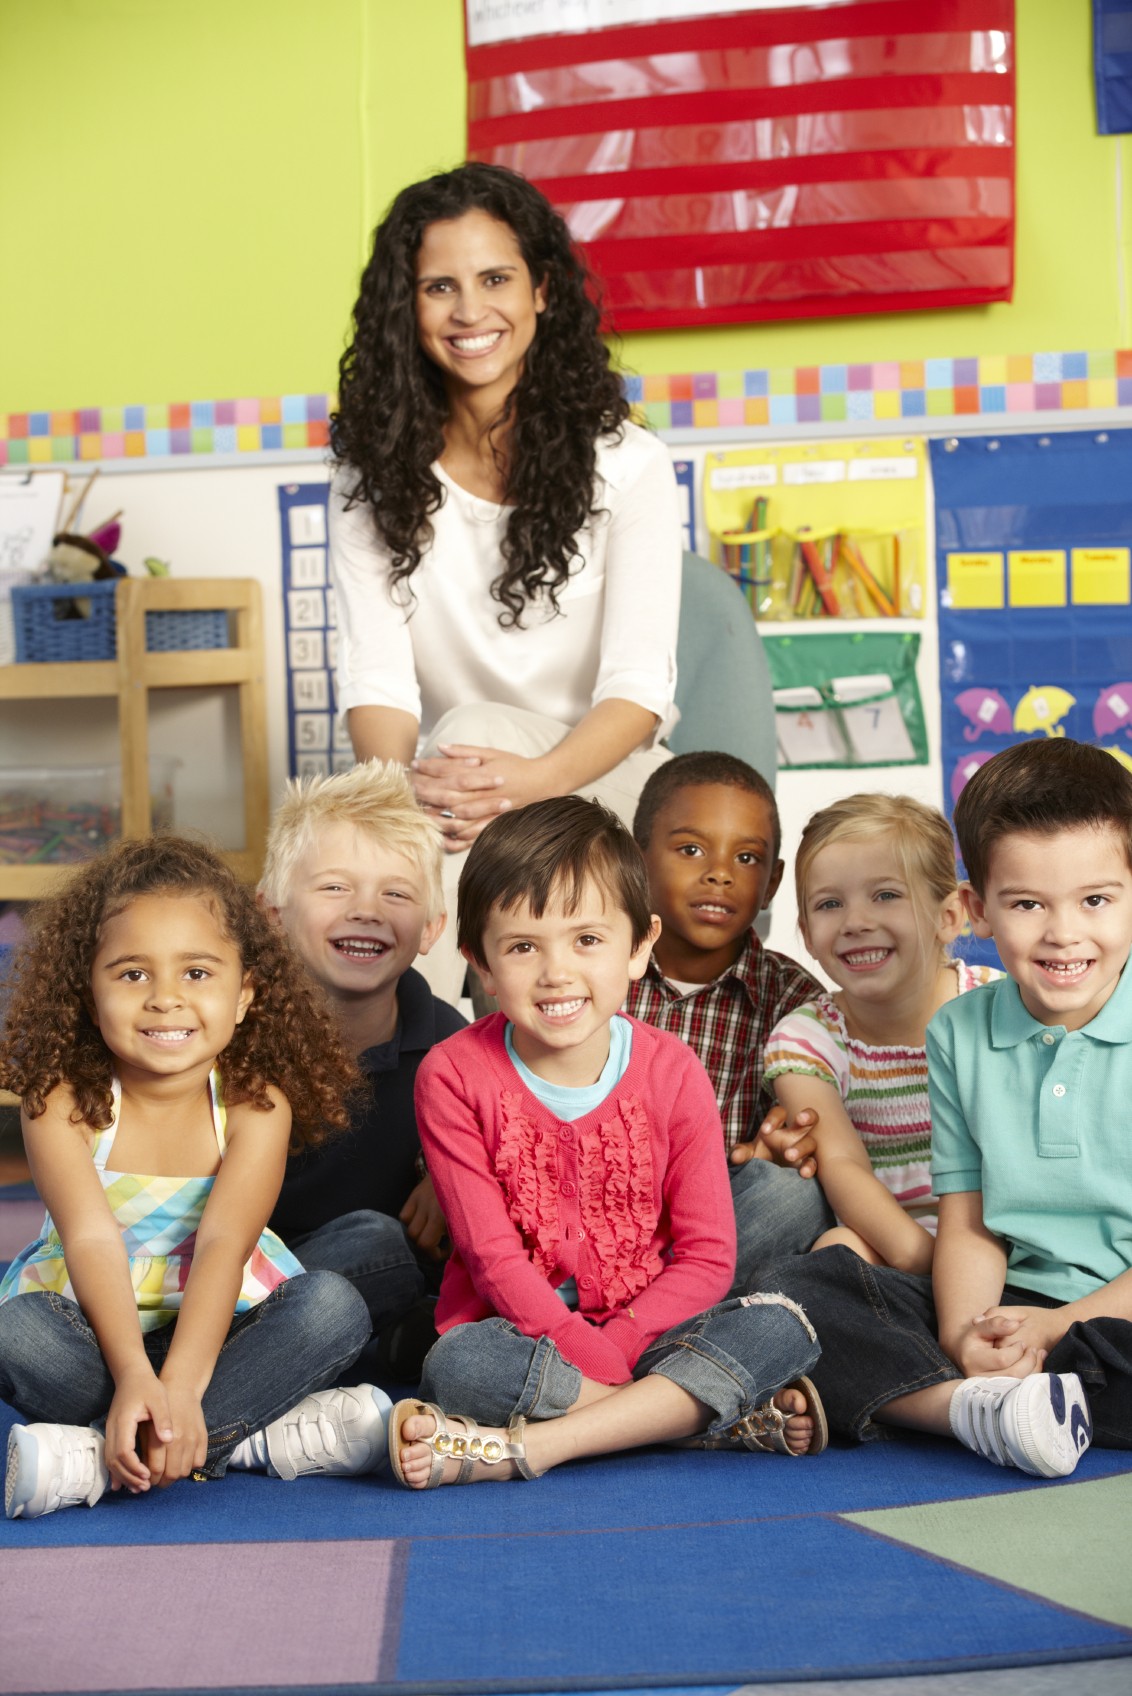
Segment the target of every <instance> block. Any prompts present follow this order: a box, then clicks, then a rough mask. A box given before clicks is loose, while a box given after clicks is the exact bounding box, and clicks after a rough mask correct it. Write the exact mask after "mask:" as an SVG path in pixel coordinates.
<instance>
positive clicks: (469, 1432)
mask: <svg viewBox="0 0 1132 1696" xmlns="http://www.w3.org/2000/svg"><path fill="white" fill-rule="evenodd" d="M419 1413H431V1415H432V1417H433V1418H434V1419H435V1421H436V1430H435V1431H434V1432H433V1434H432V1436H431V1437H414V1438H413V1439H412V1441H413V1442H414V1443H424V1444H425V1445H426V1447H427V1448H429V1449H431V1450H432V1464H431V1466H430V1468H429V1474H428V1479H427V1482H426V1483H424V1484H423V1485H420V1486H418V1485H415V1484H410V1483H409V1481H408V1479H407V1478H406V1477H405V1474H404V1472H403V1471H402V1469H401V1443H402V1435H401V1433H402V1429H403V1427H404V1424H405V1421H406V1420H407V1419H412V1418H414V1417H415V1415H417V1414H419ZM452 1418H453V1419H458V1420H459V1421H460V1424H461V1425H462V1426H463V1430H462V1431H452V1430H450V1429H449V1426H448V1420H447V1418H446V1416H445V1414H444V1412H443V1410H442V1409H441V1408H438V1407H437V1405H436V1403H435V1402H421V1401H416V1400H414V1399H412V1398H409V1399H408V1400H406V1401H403V1402H398V1403H397V1404H396V1406H395V1407H394V1409H393V1412H392V1413H391V1414H390V1416H389V1464H390V1466H391V1467H392V1468H393V1476H394V1477H395V1478H396V1480H397V1482H398V1484H403V1485H404V1486H405V1488H406V1489H407V1490H415V1489H418V1488H420V1489H424V1490H435V1489H436V1488H437V1487H438V1485H440V1484H443V1483H444V1462H445V1461H446V1460H458V1461H459V1462H460V1470H459V1472H458V1473H457V1475H456V1477H455V1478H453V1479H452V1480H451V1482H452V1483H453V1484H469V1483H471V1481H472V1475H473V1473H474V1471H475V1467H476V1462H477V1461H482V1462H483V1464H484V1465H485V1466H498V1465H499V1464H500V1462H501V1461H505V1460H513V1461H514V1462H515V1470H516V1471H517V1472H518V1474H519V1477H520V1478H530V1479H534V1478H541V1477H542V1473H541V1472H534V1471H532V1469H531V1467H530V1466H529V1465H528V1462H527V1450H526V1444H525V1443H524V1441H523V1432H524V1430H525V1429H526V1424H527V1422H526V1419H525V1418H524V1417H523V1415H522V1414H516V1415H515V1417H514V1419H512V1421H511V1423H510V1424H509V1425H508V1427H507V1436H506V1439H503V1438H501V1437H485V1436H484V1434H483V1432H482V1431H481V1430H480V1428H479V1426H478V1425H477V1423H476V1421H475V1420H474V1419H471V1418H469V1417H468V1415H467V1414H463V1413H454V1414H453V1415H452Z"/></svg>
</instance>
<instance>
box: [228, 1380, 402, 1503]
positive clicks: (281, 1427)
mask: <svg viewBox="0 0 1132 1696" xmlns="http://www.w3.org/2000/svg"><path fill="white" fill-rule="evenodd" d="M392 1408H393V1403H392V1402H391V1401H390V1400H389V1397H388V1396H387V1395H386V1394H385V1391H384V1390H379V1389H378V1387H377V1385H376V1384H354V1385H352V1386H351V1387H350V1389H348V1390H315V1391H313V1392H312V1393H311V1395H309V1396H306V1397H304V1399H303V1400H302V1401H301V1402H300V1403H299V1405H298V1407H293V1408H292V1409H291V1411H290V1413H285V1414H284V1415H283V1417H282V1419H275V1420H272V1422H271V1424H270V1425H268V1426H266V1427H265V1429H264V1431H263V1433H262V1436H263V1438H264V1439H265V1441H266V1446H267V1459H268V1467H267V1470H268V1472H270V1473H272V1474H274V1476H275V1477H276V1478H288V1479H290V1478H302V1477H304V1476H306V1474H307V1473H322V1474H323V1475H324V1476H338V1477H347V1476H355V1475H357V1474H358V1473H361V1472H376V1471H377V1470H378V1468H379V1467H380V1466H383V1465H384V1464H385V1461H386V1459H387V1456H388V1453H389V1443H388V1430H389V1415H390V1413H391V1411H392ZM257 1435H258V1434H257Z"/></svg>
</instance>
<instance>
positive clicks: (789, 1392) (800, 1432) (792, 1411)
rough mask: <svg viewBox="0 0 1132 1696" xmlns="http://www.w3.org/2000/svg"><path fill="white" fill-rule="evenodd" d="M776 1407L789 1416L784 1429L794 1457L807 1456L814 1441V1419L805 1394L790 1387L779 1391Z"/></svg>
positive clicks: (787, 1443) (788, 1446)
mask: <svg viewBox="0 0 1132 1696" xmlns="http://www.w3.org/2000/svg"><path fill="white" fill-rule="evenodd" d="M774 1406H775V1407H776V1408H777V1409H778V1410H779V1412H780V1413H785V1414H786V1415H787V1416H788V1417H787V1420H786V1424H785V1425H784V1426H783V1427H782V1435H783V1438H784V1439H785V1442H786V1447H787V1448H788V1449H789V1450H790V1453H791V1454H792V1455H804V1454H806V1453H807V1452H808V1451H809V1448H810V1445H811V1443H812V1442H813V1440H814V1419H813V1415H812V1414H811V1412H810V1404H809V1402H808V1401H807V1400H806V1395H805V1392H804V1391H803V1390H800V1389H796V1388H795V1387H794V1386H793V1385H789V1386H788V1387H787V1388H786V1389H785V1390H779V1392H778V1394H777V1395H776V1396H775V1398H774Z"/></svg>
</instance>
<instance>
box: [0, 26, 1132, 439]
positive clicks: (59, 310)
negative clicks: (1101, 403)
mask: <svg viewBox="0 0 1132 1696" xmlns="http://www.w3.org/2000/svg"><path fill="white" fill-rule="evenodd" d="M1090 16H1091V11H1090V5H1089V0H1017V57H1018V137H1019V150H1018V160H1019V168H1018V235H1017V259H1018V266H1017V289H1016V294H1015V298H1014V300H1013V301H1012V302H1010V303H1003V304H996V305H991V306H987V307H982V308H966V309H964V310H962V311H952V312H928V313H907V314H903V315H900V316H895V317H883V316H882V317H866V318H861V319H851V320H847V319H843V318H839V319H830V320H824V321H810V322H802V323H799V322H791V323H787V324H780V325H775V324H764V325H759V326H757V327H751V328H747V327H744V326H737V327H736V326H727V327H720V328H714V329H704V330H681V331H666V332H654V333H649V334H641V335H637V336H633V337H631V338H629V339H628V340H627V341H626V344H625V348H624V355H625V361H626V363H627V365H628V366H629V367H630V368H632V369H634V370H637V371H639V372H642V373H671V372H680V371H689V370H695V371H713V370H726V369H732V368H739V369H742V368H744V367H748V366H753V365H758V366H769V365H787V366H789V365H807V364H823V363H831V362H838V361H870V360H876V359H900V358H917V359H919V358H925V357H929V358H930V357H945V356H966V355H973V354H980V353H1030V352H1035V351H1040V350H1046V349H1071V348H1078V347H1085V348H1113V347H1122V346H1125V345H1127V344H1128V343H1129V342H1130V341H1132V325H1130V321H1129V298H1128V290H1127V286H1126V279H1127V276H1128V275H1129V273H1130V269H1132V257H1130V248H1129V243H1130V241H1132V154H1129V153H1128V151H1127V147H1128V144H1127V141H1126V140H1125V139H1124V138H1114V137H1098V136H1097V135H1096V134H1095V122H1094V115H1093V95H1092V81H1091V30H1090ZM0 110H2V111H3V112H4V117H5V144H4V156H3V165H2V167H0V229H3V230H4V232H5V245H6V247H7V249H8V251H9V252H10V253H15V254H17V255H18V256H19V262H18V263H7V264H5V265H4V266H3V267H2V268H0V323H3V324H5V325H6V326H11V325H13V324H18V325H19V326H20V334H19V335H17V336H13V335H5V336H4V337H3V338H2V345H0V414H4V413H7V412H15V411H20V410H25V409H34V408H56V407H77V406H102V405H118V404H122V403H127V402H129V403H135V402H159V401H173V400H187V399H191V398H202V399H203V398H223V397H228V396H245V395H247V396H252V395H264V394H266V395H279V394H292V393H294V394H304V393H322V392H325V391H327V390H329V389H332V388H333V386H334V380H335V373H336V367H337V360H338V358H339V355H340V353H341V351H342V347H343V341H344V337H345V334H346V330H347V326H348V318H349V310H350V305H351V301H352V298H353V295H354V292H355V284H356V281H357V276H358V272H359V269H360V266H361V263H362V261H363V258H364V254H365V251H366V247H367V242H368V237H369V233H370V231H371V229H372V226H373V224H374V222H375V221H376V219H377V218H378V217H379V215H380V213H381V210H382V208H383V207H384V206H385V205H386V204H387V203H388V201H389V199H390V198H391V197H392V195H393V194H394V193H395V192H396V190H397V189H398V188H399V187H400V186H401V185H402V184H404V183H405V182H408V181H411V180H413V179H414V178H416V177H418V176H420V175H423V174H425V173H426V172H428V171H430V170H434V169H438V168H443V167H445V166H447V165H450V164H453V163H455V162H456V161H457V160H458V159H459V158H460V157H461V155H462V152H463V135H464V129H463V126H464V84H463V25H462V6H461V0H411V3H409V0H319V3H318V4H317V5H312V4H311V3H310V0H236V3H234V4H233V3H232V0H194V3H193V4H192V5H191V6H179V5H174V4H169V3H162V0H0Z"/></svg>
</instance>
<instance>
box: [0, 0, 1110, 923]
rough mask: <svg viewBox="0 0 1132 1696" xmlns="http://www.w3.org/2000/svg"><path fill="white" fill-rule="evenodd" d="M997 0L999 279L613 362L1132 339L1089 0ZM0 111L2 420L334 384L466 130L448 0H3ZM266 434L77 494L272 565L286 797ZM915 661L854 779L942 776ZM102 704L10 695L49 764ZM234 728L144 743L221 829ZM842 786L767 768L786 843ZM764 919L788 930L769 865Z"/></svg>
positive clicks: (276, 763)
mask: <svg viewBox="0 0 1132 1696" xmlns="http://www.w3.org/2000/svg"><path fill="white" fill-rule="evenodd" d="M1016 3H1017V57H1018V223H1017V289H1016V295H1015V299H1014V301H1013V302H1011V303H1004V304H998V305H991V306H987V307H984V308H968V309H965V310H962V311H953V312H931V313H908V314H904V315H900V316H890V317H885V316H877V317H864V318H860V319H844V318H839V319H831V320H827V321H809V322H791V323H787V324H781V325H775V324H764V325H759V326H751V327H743V326H729V327H721V328H715V329H703V330H682V331H669V332H663V333H661V332H657V333H650V334H644V335H638V336H634V337H631V338H628V339H627V340H626V343H625V345H624V348H623V359H624V362H625V364H626V366H627V367H628V368H630V369H632V370H636V371H638V372H641V373H645V374H661V375H663V374H672V373H680V372H687V371H700V372H713V371H727V370H736V369H739V370H741V369H744V368H749V367H755V366H758V367H775V366H779V367H793V366H796V365H819V364H827V363H838V362H854V361H862V362H870V361H874V360H898V359H902V358H904V359H923V358H933V357H937V358H948V357H963V356H970V355H975V354H1009V353H1023V354H1024V353H1032V352H1039V351H1045V350H1071V349H1101V350H1104V349H1112V348H1116V347H1121V346H1127V345H1128V344H1129V343H1132V324H1130V306H1129V296H1128V286H1127V279H1128V277H1129V275H1132V254H1130V251H1129V241H1130V234H1129V233H1130V232H1132V154H1129V152H1128V150H1127V148H1128V144H1127V140H1126V139H1125V138H1110V137H1106V138H1098V137H1097V135H1096V134H1095V119H1094V112H1093V95H1092V82H1091V33H1090V16H1091V11H1090V6H1089V0H1016ZM0 110H2V111H3V112H4V115H5V147H4V154H3V164H2V166H0V220H2V222H0V228H3V229H4V231H5V235H6V243H7V248H8V251H9V253H11V252H17V253H18V254H19V262H18V263H7V264H5V265H4V266H3V267H0V323H2V324H4V325H5V326H6V327H7V330H8V332H9V333H5V334H4V336H3V337H0V427H2V426H3V422H4V418H5V415H6V414H7V413H9V412H15V411H20V410H31V409H37V408H43V409H54V408H69V407H78V406H88V405H89V406H114V405H121V404H124V403H132V404H136V403H162V402H171V401H183V400H189V399H195V398H201V399H207V398H213V399H220V398H227V397H243V396H247V397H253V396H257V395H267V396H278V395H281V394H297V395H303V394H314V395H318V394H322V393H325V392H326V391H328V390H332V388H333V385H334V380H335V372H336V365H337V360H338V357H339V355H340V353H341V350H342V347H343V345H344V339H345V336H346V333H347V327H348V317H349V309H350V305H351V301H352V298H353V295H354V292H355V287H356V281H357V276H358V272H359V269H360V267H361V265H362V263H363V262H364V257H365V253H366V249H367V245H368V239H369V235H370V232H371V229H372V226H373V223H374V221H375V220H376V218H377V217H378V216H379V215H380V212H381V210H382V208H383V207H384V206H385V205H386V204H387V203H388V201H389V199H390V198H391V196H392V195H393V194H394V193H395V192H396V190H397V189H398V187H400V186H401V185H402V184H403V183H405V182H407V181H411V180H413V179H414V178H416V177H418V176H420V175H423V174H425V173H426V172H428V171H430V170H433V169H439V168H444V167H445V166H448V165H450V164H452V163H454V162H456V161H457V160H458V159H459V158H460V157H461V155H462V150H463V124H464V90H463V33H462V9H461V0H411V3H410V0H319V3H318V4H317V5H312V4H310V0H194V4H193V5H192V6H191V7H182V6H177V5H173V4H169V3H163V0H0ZM13 325H18V326H19V333H18V334H11V333H10V327H11V326H13ZM1075 421H1076V420H1069V419H1066V422H1075ZM679 453H680V455H681V457H687V456H688V455H689V454H691V455H692V456H693V457H696V458H699V457H700V455H701V453H702V449H699V448H696V447H689V446H687V445H683V446H681V448H680V449H679ZM268 457H269V458H270V461H271V463H270V464H267V465H253V464H250V463H245V464H244V465H241V466H240V467H238V468H234V469H230V470H224V469H217V468H215V467H207V468H205V467H201V466H197V467H193V466H191V462H190V464H188V465H186V467H185V468H184V469H176V470H174V469H171V468H170V469H168V470H164V469H163V470H148V469H142V468H139V467H135V466H131V465H128V464H126V463H125V462H120V463H119V464H118V465H117V466H114V467H111V466H108V467H107V468H106V470H105V472H104V480H103V484H102V487H101V492H100V495H99V498H98V501H97V502H95V501H92V503H91V511H90V512H89V513H88V514H87V515H86V516H87V520H88V522H94V521H96V520H97V519H98V518H100V517H104V516H106V513H107V512H108V511H109V510H110V507H111V506H119V505H120V506H123V507H124V508H125V509H126V515H127V516H126V539H125V544H124V547H123V550H122V551H123V557H124V558H126V559H127V561H128V562H130V563H131V564H132V565H134V566H135V567H136V566H138V565H139V564H140V561H141V559H142V558H143V557H144V555H145V554H147V553H155V554H157V555H159V556H161V557H163V558H166V559H169V560H171V561H172V564H173V568H174V570H175V572H177V573H178V574H179V575H199V576H208V575H221V576H230V575H250V576H254V577H256V578H258V579H259V581H260V582H261V583H262V585H263V587H264V591H265V610H266V636H267V645H268V663H267V680H268V691H269V697H268V709H269V757H270V772H271V778H272V786H273V792H274V793H275V794H276V795H277V794H278V792H279V789H280V787H281V784H282V779H283V775H284V772H285V760H286V749H285V737H286V721H285V701H284V689H283V665H282V652H283V633H282V618H281V610H280V604H279V583H280V578H279V571H280V553H279V527H278V515H277V507H276V488H277V485H278V484H279V483H282V482H289V481H309V480H312V479H314V478H317V477H320V476H322V475H324V472H323V471H322V469H321V467H319V466H317V465H313V464H311V463H310V462H309V460H308V461H307V462H306V463H302V464H289V463H288V462H287V459H286V457H285V456H284V455H282V454H273V455H270V456H268ZM104 508H105V510H103V509H104ZM700 540H701V545H704V540H705V539H704V538H702V537H701V539H700ZM928 604H929V609H930V608H931V607H932V606H933V602H932V599H931V597H930V596H929V602H928ZM920 684H921V689H922V692H923V696H924V701H925V707H926V709H927V714H928V726H929V732H930V735H931V742H932V749H933V759H932V762H931V764H930V765H928V766H924V767H906V768H899V769H894V770H892V771H889V772H883V773H876V772H870V773H869V774H867V775H868V783H867V786H868V787H884V788H888V789H895V790H900V789H904V790H908V791H910V792H911V793H914V794H916V795H919V796H921V797H922V798H923V799H926V800H928V801H931V802H935V803H938V801H939V799H940V794H941V785H942V774H941V770H940V766H939V760H938V711H939V703H938V679H937V655H936V634H935V627H934V618H933V617H931V616H929V617H928V618H927V619H925V621H924V624H923V650H922V656H921V664H920ZM108 711H109V710H108V709H107V713H106V714H101V716H100V713H99V712H92V713H91V714H90V715H83V717H82V720H81V722H76V719H77V716H78V715H76V714H75V713H74V711H73V709H71V708H70V707H69V706H64V705H45V706H44V707H43V709H42V710H41V711H40V712H39V713H38V714H37V716H36V719H35V721H34V722H31V723H29V721H28V715H27V714H26V713H25V714H22V715H21V717H20V719H19V725H18V737H19V747H20V750H21V752H20V756H19V757H20V758H21V759H22V760H24V761H33V760H36V759H40V758H42V759H43V760H45V761H50V760H51V759H52V758H54V759H55V760H56V761H57V760H58V759H59V753H58V749H59V747H60V745H61V744H65V745H66V746H67V749H68V756H67V757H68V758H72V759H88V760H96V759H105V758H112V757H113V725H112V722H110V719H109V716H108ZM233 727H234V719H233V715H232V710H231V703H228V702H225V701H223V700H219V701H213V702H210V703H206V702H204V701H202V700H201V699H200V698H199V697H198V698H195V699H189V698H185V699H182V700H178V699H175V698H166V699H164V700H163V701H162V702H161V705H160V709H159V713H158V714H156V715H155V722H154V727H153V744H154V749H155V752H157V753H158V754H162V755H164V754H170V755H176V754H178V753H186V752H189V751H191V753H190V757H189V758H188V759H187V760H186V769H185V770H184V771H183V773H182V776H181V780H180V785H179V790H178V800H179V807H178V817H179V821H180V822H181V823H185V824H190V825H200V826H202V827H204V828H206V829H211V830H214V831H215V832H217V834H219V835H220V837H221V838H222V839H223V840H226V841H228V842H230V843H231V845H233V846H236V845H238V840H237V836H236V832H237V831H238V828H239V809H238V805H236V804H235V802H236V798H237V796H238V781H239V779H238V769H237V768H236V767H235V766H234V763H233V754H232V747H231V744H232V738H233ZM16 733H17V732H16V720H15V718H14V716H13V712H12V710H11V709H6V710H2V711H0V740H7V742H8V745H9V746H12V747H15V746H16V742H15V740H14V737H15V734H16ZM858 786H862V785H861V781H860V777H859V776H858V775H857V774H854V773H852V772H844V773H822V774H813V773H792V774H791V773H788V774H784V776H783V777H782V779H781V780H780V786H779V794H780V800H781V804H782V809H783V815H784V825H785V834H784V850H785V852H786V855H787V858H788V859H789V858H790V856H791V855H792V853H793V848H794V845H795V843H796V840H797V834H798V831H799V830H800V828H801V825H802V823H803V822H804V820H805V818H806V817H807V816H808V814H809V813H810V812H811V811H812V810H813V808H814V807H815V806H818V805H821V804H822V803H823V802H824V801H826V800H829V799H832V798H833V796H834V794H843V793H848V792H850V791H851V790H852V789H853V788H855V787H858ZM771 940H772V942H773V943H774V944H775V945H776V946H779V947H782V948H785V949H786V950H788V951H791V950H793V949H794V948H795V947H797V946H798V945H797V943H796V940H795V936H794V909H793V901H792V896H791V894H790V892H789V889H788V887H787V888H786V889H784V891H783V893H782V895H781V896H780V897H779V900H778V902H777V903H776V911H775V915H774V922H773V927H772V931H771Z"/></svg>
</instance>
